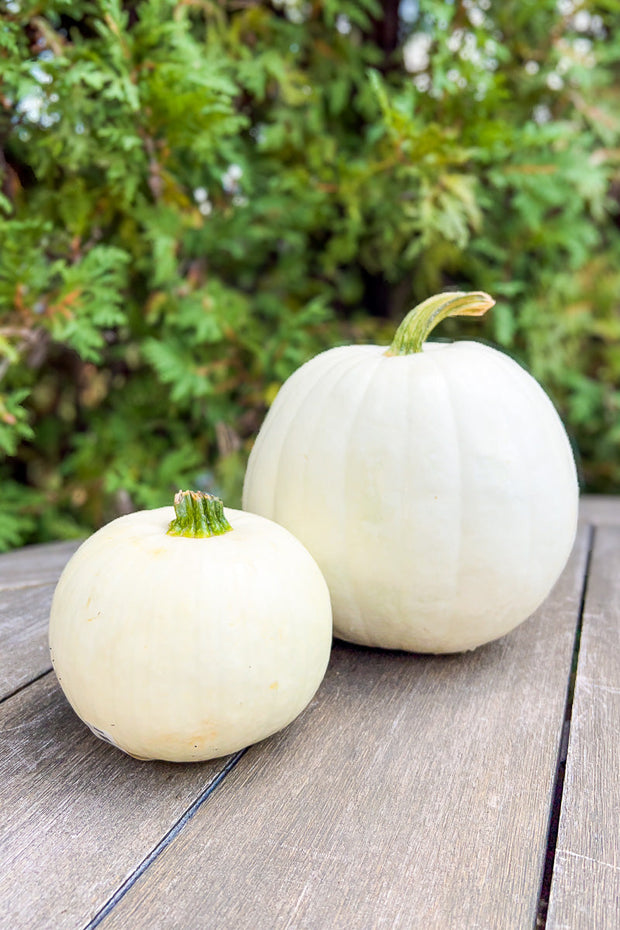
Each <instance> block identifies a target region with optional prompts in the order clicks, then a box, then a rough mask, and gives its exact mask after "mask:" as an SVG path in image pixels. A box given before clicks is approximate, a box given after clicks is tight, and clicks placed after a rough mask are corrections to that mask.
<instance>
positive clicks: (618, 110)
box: [0, 0, 620, 549]
mask: <svg viewBox="0 0 620 930" xmlns="http://www.w3.org/2000/svg"><path fill="white" fill-rule="evenodd" d="M0 9H1V11H2V20H1V23H0V177H1V194H0V480H1V488H2V491H1V494H0V549H9V548H12V547H15V546H18V545H23V544H26V543H32V542H40V541H46V540H50V539H61V538H67V537H70V536H75V535H81V534H84V533H86V532H89V531H91V530H92V529H94V528H96V527H97V526H99V525H101V524H102V523H103V522H105V521H107V520H110V519H112V518H114V517H115V516H118V515H119V514H121V513H125V512H128V511H130V510H132V509H137V508H143V507H154V506H161V505H164V504H169V503H170V502H171V495H172V493H173V492H174V490H176V489H177V488H179V487H193V488H202V489H206V488H209V489H211V490H215V491H216V492H218V493H220V494H221V495H223V496H224V499H225V502H226V503H227V504H228V505H229V506H238V505H239V503H240V491H241V484H242V479H243V473H244V468H245V462H246V459H247V455H248V452H249V450H250V448H251V444H252V442H253V439H254V437H255V435H256V432H257V430H258V428H259V426H260V424H261V422H262V419H263V417H264V415H265V412H266V410H267V408H268V405H269V403H270V402H271V401H272V400H273V398H274V396H275V394H276V392H277V390H278V388H279V386H280V385H281V384H282V382H283V381H284V380H285V379H286V377H287V376H288V375H289V374H290V373H291V372H292V371H293V370H294V369H295V368H296V367H298V366H299V365H300V364H301V363H302V362H304V361H305V360H306V359H308V358H309V357H311V356H312V355H314V354H316V353H317V352H319V351H321V350H322V349H324V348H328V347H331V346H334V345H337V344H342V343H350V342H379V343H384V344H388V343H389V342H390V341H391V337H392V334H393V331H394V329H395V327H396V325H397V324H398V322H399V321H400V320H401V318H402V317H403V316H404V314H405V313H406V312H407V310H408V309H409V308H410V307H411V306H412V305H413V304H414V303H415V302H417V301H419V300H422V299H424V298H425V297H427V296H429V295H430V294H432V293H434V292H437V291H439V290H442V289H460V290H463V289H465V290H469V289H476V290H478V289H482V290H486V291H488V292H490V293H491V294H492V295H493V296H494V297H495V298H496V300H497V305H496V306H495V308H494V309H493V310H492V311H490V313H488V314H487V316H486V317H485V318H484V319H483V320H478V321H465V320H460V321H448V322H446V323H444V324H442V326H441V327H440V329H439V330H438V331H436V334H435V335H436V337H438V338H440V337H444V338H477V339H482V340H485V341H487V342H488V343H491V344H493V345H496V346H499V347H501V348H502V349H503V350H504V351H506V352H508V353H509V354H510V355H512V356H513V357H514V358H516V359H517V360H518V361H519V362H520V363H521V364H523V365H524V366H525V367H526V368H527V369H528V370H529V371H530V372H531V373H532V374H533V375H534V376H535V377H536V378H537V379H538V380H539V381H540V382H541V383H542V384H543V386H544V387H545V389H546V390H547V392H548V393H549V395H550V396H551V398H552V399H553V401H554V403H555V405H556V407H557V408H558V410H559V412H560V414H561V416H562V418H563V419H564V422H565V424H566V426H567V429H568V432H569V434H570V436H571V439H572V441H573V442H574V444H575V448H576V451H577V455H578V460H579V468H580V477H581V484H582V489H583V490H587V491H599V492H607V493H612V492H617V491H619V490H620V229H619V224H620V214H619V212H618V206H619V204H618V201H619V198H620V85H619V83H618V78H619V76H620V64H619V63H620V15H619V14H620V3H619V2H618V0H602V2H596V3H589V2H578V0H535V2H530V0H514V2H513V0H503V2H501V3H499V2H498V3H493V2H491V0H463V2H458V0H453V2H449V0H401V2H393V0H388V2H385V3H379V2H377V0H343V2H335V0H273V2H271V3H267V2H254V0H235V2H215V0H213V2H210V0H182V2H172V0H149V2H132V3H120V2H115V0H106V2H103V0H92V2H79V0H78V2H28V0H9V2H6V0H4V2H0Z"/></svg>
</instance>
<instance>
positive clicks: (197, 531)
mask: <svg viewBox="0 0 620 930" xmlns="http://www.w3.org/2000/svg"><path fill="white" fill-rule="evenodd" d="M174 512H175V518H174V520H172V522H171V523H170V526H169V527H168V531H167V532H168V536H189V537H190V538H195V539H199V538H205V537H208V536H222V535H223V534H224V533H228V532H229V530H232V526H231V525H230V523H229V522H228V520H227V519H226V516H225V515H224V505H223V504H222V501H221V500H220V499H219V497H215V496H214V495H213V494H205V493H204V492H203V491H177V493H176V494H175V496H174Z"/></svg>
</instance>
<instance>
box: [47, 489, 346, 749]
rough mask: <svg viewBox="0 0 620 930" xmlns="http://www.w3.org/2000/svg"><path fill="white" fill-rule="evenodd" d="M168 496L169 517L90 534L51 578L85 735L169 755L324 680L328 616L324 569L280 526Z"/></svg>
mask: <svg viewBox="0 0 620 930" xmlns="http://www.w3.org/2000/svg"><path fill="white" fill-rule="evenodd" d="M175 508H176V511H177V517H176V519H175V520H174V521H173V518H174V517H175V510H173V508H172V507H164V508H162V509H158V510H151V511H142V512H139V513H133V514H130V515H128V516H124V517H120V518H119V519H117V520H114V521H113V522H111V523H109V524H108V525H107V526H104V527H103V528H102V529H100V530H98V531H97V532H96V533H95V534H94V535H93V536H91V537H90V538H89V539H88V540H86V542H85V543H84V544H83V545H82V546H81V547H80V548H79V549H78V550H77V552H76V553H75V554H74V556H73V557H72V558H71V559H70V561H69V563H68V564H67V566H66V568H65V570H64V572H63V573H62V576H61V578H60V580H59V582H58V586H57V588H56V591H55V594H54V599H53V603H52V610H51V617H50V629H49V637H50V650H51V655H52V662H53V665H54V669H55V671H56V674H57V676H58V680H59V682H60V685H61V687H62V689H63V691H64V692H65V695H66V696H67V698H68V700H69V702H70V703H71V704H72V706H73V708H74V710H75V711H76V713H77V714H78V715H79V716H80V717H81V718H82V720H84V721H85V723H87V724H88V725H89V727H90V728H91V729H92V730H93V732H94V733H96V734H97V735H98V736H100V737H101V738H103V739H106V740H108V741H109V742H110V743H113V744H114V745H115V746H117V747H118V748H119V749H122V750H124V751H125V752H127V753H129V754H131V755H133V756H136V757H138V758H144V759H164V760H170V761H177V762H178V761H194V760H202V759H210V758H213V757H215V756H222V755H226V754H228V753H231V752H234V751H236V750H238V749H241V748H243V747H245V746H247V745H249V744H250V743H254V742H256V741H258V740H261V739H263V738H264V737H266V736H269V735H270V734H271V733H274V732H275V731H276V730H279V729H281V728H282V727H284V726H286V725H287V724H288V723H290V722H291V721H292V720H293V719H294V718H295V717H296V716H297V715H298V714H299V713H300V712H301V711H302V710H303V709H304V707H306V705H307V704H308V703H309V701H310V700H311V698H312V696H313V695H314V693H315V692H316V690H317V688H318V686H319V684H320V682H321V680H322V678H323V675H324V673H325V669H326V667H327V662H328V659H329V654H330V648H331V638H332V624H331V608H330V602H329V592H328V590H327V586H326V584H325V580H324V579H323V577H322V575H321V572H320V571H319V569H318V567H317V565H316V563H315V562H314V560H313V559H312V558H311V556H310V555H309V554H308V552H307V551H306V550H305V549H304V547H303V546H302V545H301V543H299V542H298V541H297V540H296V539H294V538H293V536H291V534H290V533H288V532H287V531H286V530H285V529H283V528H282V527H281V526H278V525H276V524H275V523H272V522H270V521H268V520H265V519H263V518H261V517H257V516H254V515H252V514H248V513H243V512H241V511H237V510H228V509H226V510H224V509H223V508H222V505H221V501H219V500H218V499H217V498H212V497H210V496H209V495H200V494H196V493H194V492H180V494H179V495H177V498H176V499H175ZM205 508H206V509H205ZM171 521H173V524H171ZM228 521H229V522H228ZM169 526H170V532H169V531H168V530H169ZM231 526H232V529H231V528H230V527H231ZM175 527H176V528H175ZM172 533H182V534H183V535H171V534H172ZM188 533H189V534H190V535H189V536H188V535H185V534H188ZM192 534H193V535H192ZM211 534H213V535H211Z"/></svg>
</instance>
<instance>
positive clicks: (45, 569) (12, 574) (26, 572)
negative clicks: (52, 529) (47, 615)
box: [0, 540, 81, 592]
mask: <svg viewBox="0 0 620 930" xmlns="http://www.w3.org/2000/svg"><path fill="white" fill-rule="evenodd" d="M80 542H81V540H70V541H69V542H59V543H44V544H42V545H40V546H25V547H24V548H23V549H16V550H15V551H14V552H5V553H3V554H2V555H0V592H1V591H3V590H4V589H6V588H9V589H10V588H23V587H25V586H27V585H38V584H50V583H52V582H53V583H54V584H55V583H56V581H58V578H59V576H60V573H61V571H62V570H63V568H64V567H65V565H66V563H67V561H68V560H69V558H70V556H72V555H73V553H74V552H75V550H76V549H77V547H78V546H79V544H80Z"/></svg>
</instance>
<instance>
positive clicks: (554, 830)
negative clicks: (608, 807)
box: [535, 526, 596, 930]
mask: <svg viewBox="0 0 620 930" xmlns="http://www.w3.org/2000/svg"><path fill="white" fill-rule="evenodd" d="M595 533H596V529H595V527H593V526H591V527H590V528H589V535H588V555H587V559H586V565H585V571H584V575H583V585H582V588H581V598H580V602H579V613H578V618H577V626H576V629H575V643H574V647H573V660H572V665H571V673H570V677H569V680H568V687H567V690H566V704H565V707H564V724H563V726H562V737H561V739H560V746H559V750H558V762H557V768H556V776H555V784H554V789H553V801H552V805H551V813H550V815H549V830H548V833H547V852H546V854H545V867H544V869H543V876H542V881H541V885H540V894H539V896H538V910H537V913H536V924H535V930H545V927H546V925H547V910H548V907H549V895H550V893H551V880H552V877H553V869H554V865H555V851H556V847H557V842H558V830H559V826H560V811H561V809H562V796H563V793H564V778H565V776H566V758H567V755H568V740H569V736H570V724H571V717H572V713H573V701H574V699H575V682H576V680H577V662H578V660H579V647H580V645H581V631H582V628H583V615H584V609H585V603H586V594H587V590H588V578H589V575H590V564H591V562H592V552H593V550H594V535H595Z"/></svg>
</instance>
